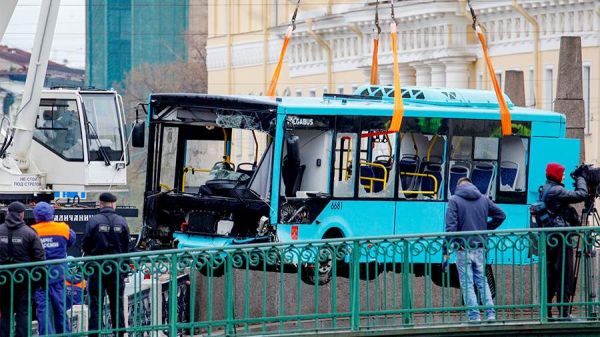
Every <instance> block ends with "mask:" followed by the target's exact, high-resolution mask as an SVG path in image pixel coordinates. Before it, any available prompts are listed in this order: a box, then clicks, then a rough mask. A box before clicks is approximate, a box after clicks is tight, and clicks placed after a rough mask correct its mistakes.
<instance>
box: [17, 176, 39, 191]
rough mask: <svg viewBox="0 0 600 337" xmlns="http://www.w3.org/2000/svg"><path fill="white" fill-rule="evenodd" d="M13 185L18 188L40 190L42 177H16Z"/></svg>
mask: <svg viewBox="0 0 600 337" xmlns="http://www.w3.org/2000/svg"><path fill="white" fill-rule="evenodd" d="M12 185H13V187H14V188H15V189H17V190H39V189H41V183H40V177H39V176H37V175H28V176H20V177H16V178H15V179H14V180H13V184H12Z"/></svg>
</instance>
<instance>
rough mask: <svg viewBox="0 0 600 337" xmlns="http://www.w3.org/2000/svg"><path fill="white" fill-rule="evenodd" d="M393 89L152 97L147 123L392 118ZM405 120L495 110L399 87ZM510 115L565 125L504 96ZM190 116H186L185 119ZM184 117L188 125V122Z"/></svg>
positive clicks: (456, 94) (477, 94)
mask: <svg viewBox="0 0 600 337" xmlns="http://www.w3.org/2000/svg"><path fill="white" fill-rule="evenodd" d="M393 91H394V90H393V87H391V86H371V85H365V86H362V87H359V88H358V89H357V90H356V91H355V94H354V95H338V94H325V95H323V97H278V98H277V99H276V100H273V99H272V98H269V97H260V96H238V95H222V96H221V95H206V94H194V93H176V94H169V93H163V94H152V95H151V96H150V102H151V105H152V108H153V110H154V114H155V115H154V116H153V117H152V118H151V119H152V120H161V119H162V118H161V117H162V114H161V111H169V112H172V109H175V110H177V109H183V110H185V111H186V112H187V113H188V114H189V112H190V111H197V112H208V111H212V112H218V111H230V112H234V113H237V114H244V115H246V114H251V115H253V116H260V117H259V119H261V120H263V121H262V122H263V123H262V124H268V122H267V121H268V120H270V119H272V118H274V114H275V111H277V113H280V114H290V115H330V116H332V115H333V116H335V115H358V116H369V115H371V116H392V113H393V95H394V93H393ZM402 96H403V101H404V107H405V110H404V116H405V117H429V118H457V119H490V120H499V119H500V112H499V108H498V103H497V101H496V96H495V93H494V92H493V91H487V90H471V89H447V88H422V87H410V86H408V87H403V88H402ZM505 99H506V101H507V105H508V106H509V109H510V112H511V117H512V119H513V120H515V121H546V122H554V123H565V122H566V118H565V116H564V115H563V114H560V113H556V112H552V111H544V110H536V109H530V108H522V107H517V106H515V105H514V104H513V103H512V102H511V101H510V99H509V98H508V97H507V96H506V95H505ZM187 117H188V118H190V117H191V116H189V115H188V116H187ZM196 118H197V117H191V118H190V119H191V120H194V119H196ZM190 119H188V121H189V120H190Z"/></svg>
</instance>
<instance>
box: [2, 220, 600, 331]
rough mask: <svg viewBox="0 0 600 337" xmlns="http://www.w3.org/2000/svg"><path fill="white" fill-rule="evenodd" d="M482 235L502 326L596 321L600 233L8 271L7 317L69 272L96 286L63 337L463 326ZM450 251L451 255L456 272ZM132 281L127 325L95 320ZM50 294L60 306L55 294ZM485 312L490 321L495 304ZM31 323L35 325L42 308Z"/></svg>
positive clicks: (585, 230) (183, 254) (420, 239)
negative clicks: (107, 295) (92, 325)
mask: <svg viewBox="0 0 600 337" xmlns="http://www.w3.org/2000/svg"><path fill="white" fill-rule="evenodd" d="M473 238H479V239H480V240H481V242H484V244H483V246H484V247H482V248H483V249H484V250H485V251H486V255H487V261H488V264H487V266H486V275H487V277H486V279H487V282H488V284H489V285H490V287H491V288H492V293H493V296H494V306H493V308H494V309H495V310H496V322H504V323H505V322H532V323H536V324H540V323H541V324H545V323H546V322H549V321H551V320H552V318H556V317H559V316H560V308H564V309H563V313H565V312H568V313H570V314H572V315H575V316H577V317H578V318H580V319H586V320H593V319H596V318H597V311H598V308H599V305H600V303H599V302H598V299H597V297H596V294H597V290H598V288H599V286H600V275H599V268H598V260H597V259H596V258H595V252H596V250H597V249H598V248H599V246H600V240H599V235H598V232H597V231H596V227H578V228H568V229H536V230H529V231H526V230H514V231H495V232H468V233H460V234H458V233H453V234H448V233H441V234H430V235H411V236H400V237H383V238H360V239H346V240H343V239H336V240H325V241H318V242H298V243H295V244H260V245H246V246H233V247H226V248H222V249H193V250H169V251H153V252H139V253H131V254H127V255H120V256H118V255H113V256H101V257H83V258H75V259H69V260H61V261H52V262H44V263H28V264H18V265H3V266H0V302H4V301H8V305H7V306H5V305H6V302H4V303H3V306H5V307H7V308H11V309H9V311H10V312H8V313H6V312H2V313H1V315H2V318H4V319H10V320H12V321H13V322H12V323H15V322H14V321H15V320H16V318H17V316H16V315H11V313H13V308H14V306H13V305H12V304H16V302H18V301H19V300H24V299H23V297H22V296H15V295H18V294H25V295H24V296H25V297H27V298H26V301H27V303H34V301H33V295H32V293H33V291H34V290H35V289H36V288H38V287H42V288H46V289H49V288H50V287H48V284H50V283H52V282H53V281H55V280H56V279H57V278H58V279H60V275H61V274H63V273H64V274H65V275H66V276H67V277H72V276H78V277H79V278H84V279H87V280H88V284H87V285H88V289H87V291H86V293H85V296H84V297H83V301H82V302H81V303H75V304H73V305H72V306H69V307H66V306H67V305H70V304H71V303H67V304H65V308H64V309H65V311H66V320H67V321H68V324H69V325H70V326H71V328H72V332H71V333H62V334H58V333H56V334H54V336H84V335H88V334H89V333H100V334H104V335H110V334H115V335H120V334H122V333H128V335H129V336H175V335H207V336H210V335H256V334H260V335H264V334H287V333H308V332H328V331H330V332H334V331H367V330H368V331H374V330H378V329H390V328H395V329H400V330H402V329H406V328H414V327H421V326H435V325H440V326H441V325H455V324H462V323H464V322H466V321H467V316H466V313H467V310H468V308H467V307H466V306H465V304H463V300H462V296H461V292H460V288H459V286H458V285H459V281H460V280H459V277H458V273H457V268H456V265H455V263H454V260H455V256H456V255H457V252H458V251H463V252H468V251H470V250H472V249H477V248H479V246H477V245H475V244H473V242H474V240H473ZM444 246H446V247H447V248H448V255H449V256H450V264H449V265H448V267H447V268H445V266H444V265H443V264H442V259H443V258H442V250H443V247H444ZM571 254H572V255H573V261H572V262H573V263H571V264H569V263H567V262H568V258H569V256H570V255H571ZM577 257H581V258H577ZM556 261H560V263H558V262H556ZM556 266H559V267H560V269H559V270H558V273H556V271H555V275H556V277H555V278H554V279H552V280H551V282H550V286H554V285H558V286H557V287H558V288H559V291H558V292H559V295H561V296H560V297H558V299H557V298H556V296H555V298H554V302H555V303H550V301H549V300H548V299H549V298H548V296H549V293H548V287H549V283H548V280H547V276H548V273H549V272H550V269H552V270H555V268H556ZM570 274H572V275H573V276H574V278H573V279H572V282H569V280H570V279H569V275H570ZM100 276H102V277H100ZM94 278H95V279H96V280H101V281H100V282H99V283H98V287H97V289H95V290H94V289H90V281H92V282H93V279H94ZM121 278H124V284H125V287H124V288H122V289H117V291H118V295H117V297H122V298H123V301H122V302H120V301H116V302H118V303H117V306H118V308H117V310H121V309H122V310H123V311H124V313H125V314H124V317H125V319H124V320H125V322H124V323H125V324H124V326H123V325H122V324H120V323H121V322H116V323H117V324H116V325H115V326H114V327H113V326H112V325H111V324H110V321H111V319H112V321H113V322H114V321H115V320H117V321H118V320H119V319H118V318H115V317H111V318H109V317H108V316H109V315H108V312H109V305H108V304H106V303H105V305H104V307H103V308H98V309H102V310H98V312H99V313H98V315H97V316H96V317H92V316H90V309H91V308H90V306H91V304H92V302H91V297H92V296H90V295H91V293H92V292H94V291H96V292H97V295H98V296H101V294H102V293H103V292H104V290H105V289H107V288H108V287H109V285H110V283H111V282H112V281H113V280H118V279H121ZM557 282H558V283H557ZM570 283H571V284H572V285H573V286H572V287H569V284H570ZM19 289H21V290H19ZM42 293H43V294H45V300H46V301H47V303H49V302H50V297H49V294H48V293H49V291H48V290H45V291H42ZM570 293H572V299H571V297H570V296H567V295H570ZM563 295H564V296H563ZM61 296H62V299H63V301H65V302H74V300H75V298H74V296H73V293H71V292H68V291H67V292H64V293H63V294H62V295H61ZM110 300H111V299H107V301H108V302H110ZM557 300H558V303H557V302H556V301H557ZM75 302H76V301H75ZM105 302H106V301H105ZM482 303H483V302H482ZM477 308H478V309H480V310H481V311H482V313H483V311H484V310H485V309H486V308H489V307H487V306H484V305H479V306H478V307H477ZM550 314H552V318H551V317H550V316H549V315H550ZM47 315H48V316H50V314H49V313H47ZM47 318H51V317H47ZM25 319H27V321H31V322H33V321H35V320H36V319H35V308H34V305H29V306H28V308H27V317H26V318H25ZM90 320H92V321H94V320H95V321H97V322H101V324H100V328H99V330H95V331H90V330H89V325H88V323H89V321H90ZM13 329H14V324H13ZM37 330H38V328H37V325H36V324H35V323H34V324H28V332H27V333H28V335H33V334H34V333H35V332H36V331H37ZM11 335H13V334H11Z"/></svg>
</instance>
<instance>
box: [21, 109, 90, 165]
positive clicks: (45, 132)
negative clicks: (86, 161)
mask: <svg viewBox="0 0 600 337" xmlns="http://www.w3.org/2000/svg"><path fill="white" fill-rule="evenodd" d="M33 137H34V139H35V140H37V141H38V142H39V143H40V144H42V145H43V146H44V147H46V148H47V149H49V150H51V151H52V152H54V153H55V154H57V155H59V156H60V157H62V158H64V159H66V160H72V161H82V160H83V142H82V136H81V123H80V120H79V110H78V109H77V102H76V101H75V100H71V99H42V100H41V101H40V107H39V109H38V115H37V119H36V123H35V130H34V132H33Z"/></svg>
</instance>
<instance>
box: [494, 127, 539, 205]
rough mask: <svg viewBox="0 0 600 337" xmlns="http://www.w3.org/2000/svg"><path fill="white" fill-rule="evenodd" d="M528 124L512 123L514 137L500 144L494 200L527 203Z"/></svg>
mask: <svg viewBox="0 0 600 337" xmlns="http://www.w3.org/2000/svg"><path fill="white" fill-rule="evenodd" d="M529 125H530V124H529V123H513V133H514V135H512V136H508V137H503V138H502V140H501V143H500V160H499V162H500V164H499V182H498V186H499V187H498V192H497V193H496V200H497V201H500V202H503V203H526V202H527V166H528V158H529V156H528V152H529V136H530V134H531V133H530V131H529V130H530V129H531V128H530V126H529Z"/></svg>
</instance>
